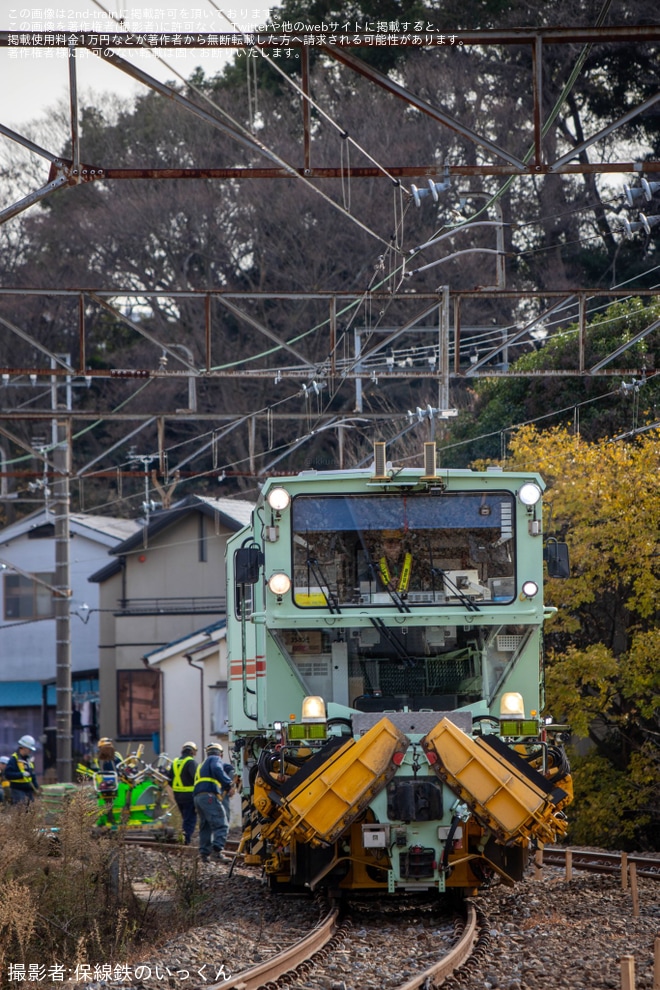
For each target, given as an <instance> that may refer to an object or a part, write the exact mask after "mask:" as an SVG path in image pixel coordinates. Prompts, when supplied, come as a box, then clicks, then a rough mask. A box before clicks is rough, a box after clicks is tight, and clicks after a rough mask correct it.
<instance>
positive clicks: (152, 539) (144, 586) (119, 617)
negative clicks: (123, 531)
mask: <svg viewBox="0 0 660 990" xmlns="http://www.w3.org/2000/svg"><path fill="white" fill-rule="evenodd" d="M252 510H253V504H252V503H251V502H247V501H244V500H241V499H231V498H210V497H205V496H200V495H189V496H187V497H186V498H184V499H182V500H181V501H180V502H177V503H175V504H174V505H173V506H172V507H171V508H170V509H164V510H162V511H159V512H155V513H153V514H152V515H151V516H150V518H149V520H148V521H147V522H145V524H144V525H143V526H142V528H141V529H140V531H139V532H138V533H135V534H134V535H133V536H131V537H129V538H128V539H127V540H124V542H123V543H121V544H119V545H118V546H115V547H114V548H113V549H112V550H111V551H110V556H111V557H112V558H113V559H112V560H111V561H110V563H108V564H106V566H105V567H102V568H101V569H100V570H98V571H96V572H95V573H94V574H93V575H92V576H91V577H90V581H92V582H94V583H96V584H98V586H99V600H100V603H101V619H100V638H99V683H100V696H101V718H100V722H101V731H102V733H103V735H107V736H110V737H111V738H112V739H114V741H115V745H116V747H117V749H118V750H119V751H120V752H122V753H127V752H129V751H133V750H134V749H135V748H136V747H137V746H138V745H140V744H142V746H143V752H144V756H143V758H144V759H145V760H146V761H147V762H152V760H153V759H154V758H155V756H156V755H157V754H158V752H160V751H163V750H166V751H167V752H168V753H169V755H170V756H177V755H178V752H179V750H180V747H181V744H182V743H183V742H185V741H186V740H188V739H194V740H195V741H196V742H197V744H198V746H200V748H201V746H202V745H204V744H205V743H206V742H208V741H210V738H211V737H216V738H217V737H218V736H221V735H223V734H224V732H222V731H221V729H222V728H223V726H222V724H221V712H222V711H223V709H222V705H223V704H225V703H226V701H224V700H222V698H223V697H224V698H226V653H225V652H224V620H225V614H226V608H227V602H226V581H225V546H226V541H227V538H228V537H229V536H230V534H231V533H234V532H236V531H237V530H239V529H240V528H241V527H242V526H244V525H245V524H246V523H247V522H248V521H249V519H250V516H251V513H252ZM189 658H190V659H189ZM223 662H224V667H223ZM200 668H201V669H202V673H201V674H200Z"/></svg>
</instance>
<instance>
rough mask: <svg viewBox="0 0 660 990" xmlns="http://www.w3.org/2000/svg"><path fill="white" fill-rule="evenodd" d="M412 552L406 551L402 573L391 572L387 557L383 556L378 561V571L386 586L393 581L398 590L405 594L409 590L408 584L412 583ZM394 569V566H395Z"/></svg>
mask: <svg viewBox="0 0 660 990" xmlns="http://www.w3.org/2000/svg"><path fill="white" fill-rule="evenodd" d="M412 564H413V559H412V554H411V553H406V554H405V556H404V558H403V565H402V567H401V573H400V574H398V573H396V572H395V573H394V574H393V575H392V574H391V573H390V566H389V564H388V562H387V559H386V558H385V557H381V558H380V560H379V561H378V571H379V574H380V577H381V580H382V582H383V584H384V585H385V587H386V588H388V587H389V586H390V584H391V583H396V591H398V592H399V593H401V594H403V593H404V592H406V591H407V590H408V585H409V584H410V572H411V571H412ZM393 570H394V568H393Z"/></svg>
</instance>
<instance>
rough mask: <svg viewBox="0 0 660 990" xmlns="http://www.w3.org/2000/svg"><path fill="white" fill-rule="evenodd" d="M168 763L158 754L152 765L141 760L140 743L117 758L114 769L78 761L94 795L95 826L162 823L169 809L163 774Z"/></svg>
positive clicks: (154, 824) (166, 771)
mask: <svg viewBox="0 0 660 990" xmlns="http://www.w3.org/2000/svg"><path fill="white" fill-rule="evenodd" d="M171 764H172V761H171V759H170V758H169V756H168V755H167V753H161V754H160V755H159V757H158V759H157V760H156V763H155V764H154V765H152V764H150V763H144V761H143V760H142V746H139V747H138V749H137V751H136V752H135V753H131V754H129V755H128V756H127V757H126V758H125V759H124V760H121V761H119V762H118V763H117V764H116V766H115V769H114V770H100V769H98V767H94V766H86V765H84V764H82V763H79V764H78V767H77V773H78V774H79V775H80V777H81V778H82V779H83V781H85V782H86V781H87V780H89V781H91V783H92V785H93V787H94V792H95V794H96V796H97V806H98V810H99V816H98V818H97V820H96V825H97V827H99V828H111V829H118V828H141V827H144V826H150V827H154V826H161V825H163V824H165V822H166V821H167V819H168V818H169V816H170V814H171V810H172V802H171V799H170V795H169V791H168V785H169V778H168V776H167V773H168V771H169V768H170V766H171Z"/></svg>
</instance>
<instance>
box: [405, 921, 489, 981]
mask: <svg viewBox="0 0 660 990" xmlns="http://www.w3.org/2000/svg"><path fill="white" fill-rule="evenodd" d="M478 934H479V929H478V926H477V910H476V908H475V906H474V904H471V903H468V904H467V917H466V922H465V928H464V929H463V932H462V934H461V937H460V939H459V941H458V942H457V943H456V945H455V946H454V947H453V948H452V949H451V950H450V951H449V952H448V954H447V955H446V956H443V958H442V959H440V960H439V962H436V963H433V965H431V966H429V968H428V969H425V970H424V971H423V972H421V973H418V974H417V975H416V976H413V977H412V979H410V980H408V981H407V982H406V983H402V984H401V986H399V987H397V990H417V988H419V987H426V986H430V985H431V983H432V982H440V981H442V980H445V979H446V978H447V977H448V976H451V975H452V973H454V972H455V970H457V969H458V967H459V966H462V965H463V964H464V963H465V962H466V960H467V959H469V957H470V955H471V954H472V950H473V949H474V946H475V943H476V941H477V936H478Z"/></svg>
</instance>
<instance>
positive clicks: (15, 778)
mask: <svg viewBox="0 0 660 990" xmlns="http://www.w3.org/2000/svg"><path fill="white" fill-rule="evenodd" d="M5 779H6V780H8V781H9V786H10V787H11V788H15V789H16V790H17V791H26V792H28V793H30V794H34V793H35V791H38V790H39V784H38V783H37V774H36V771H35V769H34V763H33V762H32V760H31V759H30V758H29V756H20V755H19V754H18V753H12V754H11V756H10V757H9V763H7V765H6V766H5Z"/></svg>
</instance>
